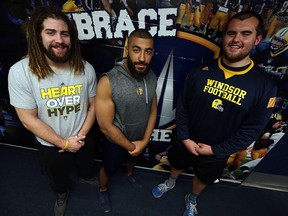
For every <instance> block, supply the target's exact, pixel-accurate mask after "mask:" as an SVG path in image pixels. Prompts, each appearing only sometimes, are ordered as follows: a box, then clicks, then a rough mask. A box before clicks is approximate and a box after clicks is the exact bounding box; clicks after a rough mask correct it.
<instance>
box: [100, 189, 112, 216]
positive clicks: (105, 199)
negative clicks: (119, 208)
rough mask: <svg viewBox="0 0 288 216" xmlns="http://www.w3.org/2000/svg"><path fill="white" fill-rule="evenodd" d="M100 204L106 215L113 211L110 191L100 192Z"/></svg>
mask: <svg viewBox="0 0 288 216" xmlns="http://www.w3.org/2000/svg"><path fill="white" fill-rule="evenodd" d="M99 203H100V207H101V208H102V209H103V210H104V212H105V213H108V212H110V211H111V202H110V198H109V192H108V191H103V192H99Z"/></svg>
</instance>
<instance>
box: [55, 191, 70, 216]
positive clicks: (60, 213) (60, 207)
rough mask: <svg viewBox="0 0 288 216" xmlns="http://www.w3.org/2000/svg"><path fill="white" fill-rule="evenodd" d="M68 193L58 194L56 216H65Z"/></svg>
mask: <svg viewBox="0 0 288 216" xmlns="http://www.w3.org/2000/svg"><path fill="white" fill-rule="evenodd" d="M67 198H68V192H66V193H57V198H56V202H55V206H54V213H55V216H64V215H65V210H66V206H67Z"/></svg>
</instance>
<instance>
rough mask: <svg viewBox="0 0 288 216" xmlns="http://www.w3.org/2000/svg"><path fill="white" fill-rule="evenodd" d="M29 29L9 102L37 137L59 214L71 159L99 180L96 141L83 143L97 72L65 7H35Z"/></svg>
mask: <svg viewBox="0 0 288 216" xmlns="http://www.w3.org/2000/svg"><path fill="white" fill-rule="evenodd" d="M26 33H27V42H28V54H27V56H26V57H25V58H23V59H22V60H20V61H18V62H17V63H15V64H14V65H13V66H12V67H11V68H10V71H9V76H8V87H9V94H10V103H11V105H13V106H14V107H15V109H16V112H17V114H18V116H19V119H20V120H21V122H22V123H23V125H24V126H25V128H27V129H28V130H29V131H31V132H32V133H33V134H34V135H35V136H36V138H37V144H38V147H39V153H40V156H41V162H42V165H43V166H44V168H45V171H46V174H47V176H48V177H49V180H50V185H51V187H52V189H53V190H54V191H55V192H56V193H57V194H56V195H57V199H56V203H55V206H54V211H55V216H63V215H65V209H66V203H67V198H68V192H69V189H70V185H71V180H70V174H71V171H72V166H73V164H76V168H77V171H78V174H79V176H80V177H81V180H83V181H84V182H88V183H90V184H94V185H95V183H96V178H95V175H94V170H95V164H94V144H93V143H90V142H88V141H87V140H86V142H85V137H86V135H87V134H88V132H89V130H90V129H91V127H92V126H93V124H94V122H95V102H94V101H95V95H96V83H97V80H96V73H95V70H94V68H93V67H92V65H91V64H89V63H88V62H86V61H84V60H83V59H82V57H81V52H80V42H79V40H78V33H77V29H76V26H75V25H74V23H73V22H72V21H70V19H69V18H68V16H66V14H64V13H63V12H61V11H59V10H56V9H54V8H50V7H42V6H41V7H38V8H36V9H35V10H34V11H33V13H32V16H31V17H30V19H29V21H28V26H27V30H26ZM84 144H85V145H84Z"/></svg>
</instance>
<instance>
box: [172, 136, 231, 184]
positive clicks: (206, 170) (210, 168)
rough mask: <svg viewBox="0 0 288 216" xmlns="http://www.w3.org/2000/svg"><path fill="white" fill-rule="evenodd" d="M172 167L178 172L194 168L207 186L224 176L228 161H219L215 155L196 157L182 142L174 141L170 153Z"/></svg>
mask: <svg viewBox="0 0 288 216" xmlns="http://www.w3.org/2000/svg"><path fill="white" fill-rule="evenodd" d="M168 159H169V163H170V165H171V166H172V167H173V168H175V169H178V170H183V169H187V168H189V167H192V168H193V170H194V173H195V175H196V176H197V177H198V178H199V179H200V180H201V181H202V182H203V183H205V184H207V185H210V184H213V183H214V181H215V180H216V179H219V178H220V177H221V175H222V172H223V170H224V168H225V167H226V166H227V164H226V163H227V159H224V160H223V159H222V160H220V159H217V158H216V157H214V156H213V155H211V156H210V155H209V156H208V155H198V156H196V155H194V154H192V153H190V152H189V151H188V150H187V149H186V148H185V146H184V145H183V144H182V142H181V141H174V142H173V145H172V148H171V149H170V150H169V152H168Z"/></svg>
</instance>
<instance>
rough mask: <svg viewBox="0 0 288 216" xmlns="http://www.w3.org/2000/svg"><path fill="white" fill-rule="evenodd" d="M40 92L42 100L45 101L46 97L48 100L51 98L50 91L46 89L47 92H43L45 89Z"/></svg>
mask: <svg viewBox="0 0 288 216" xmlns="http://www.w3.org/2000/svg"><path fill="white" fill-rule="evenodd" d="M40 92H41V97H42V99H45V98H46V97H48V98H51V97H52V95H51V90H50V89H47V92H45V89H41V90H40Z"/></svg>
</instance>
